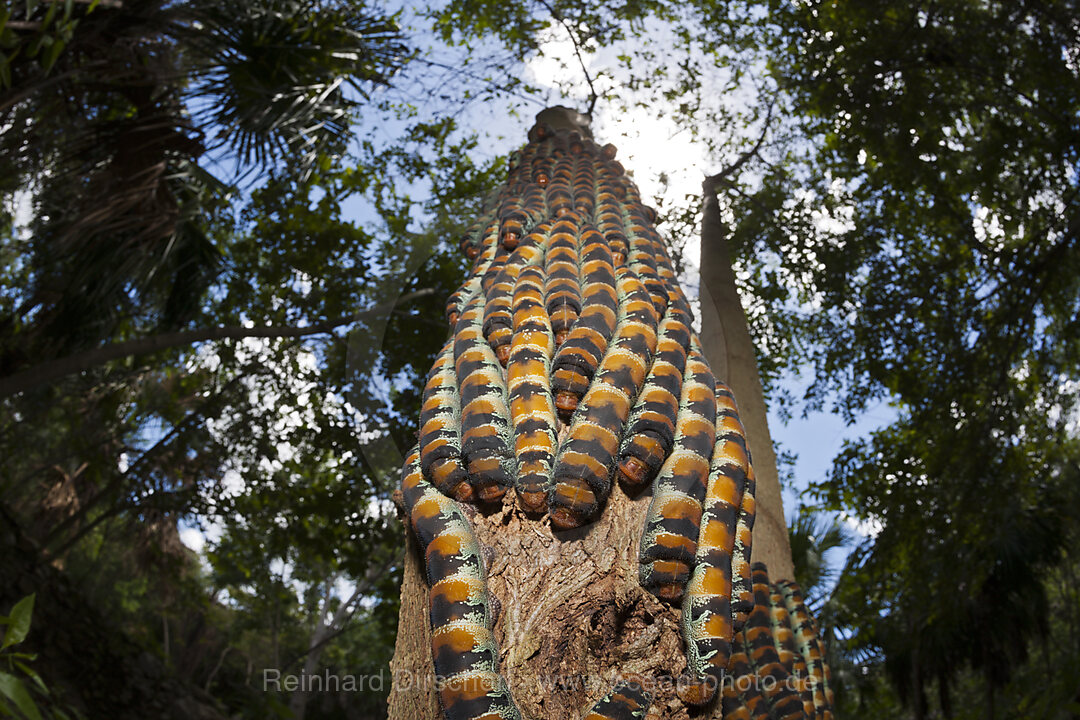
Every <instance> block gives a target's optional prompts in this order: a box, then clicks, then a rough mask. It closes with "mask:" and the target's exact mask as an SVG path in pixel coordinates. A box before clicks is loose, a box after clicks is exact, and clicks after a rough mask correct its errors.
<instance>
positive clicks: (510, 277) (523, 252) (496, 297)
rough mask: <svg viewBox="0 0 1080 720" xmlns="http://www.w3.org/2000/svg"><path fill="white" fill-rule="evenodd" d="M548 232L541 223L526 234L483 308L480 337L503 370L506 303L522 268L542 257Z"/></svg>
mask: <svg viewBox="0 0 1080 720" xmlns="http://www.w3.org/2000/svg"><path fill="white" fill-rule="evenodd" d="M549 229H550V225H548V224H542V225H540V226H539V227H537V228H536V229H535V230H534V231H533V232H530V233H529V234H528V236H527V237H526V238H525V241H524V242H522V243H521V244H520V245H518V246H517V249H515V250H514V252H513V254H512V255H510V258H509V259H508V260H507V261H506V262H505V263H503V267H502V270H501V271H500V272H499V275H498V277H496V278H495V281H494V282H493V283H492V284H491V287H490V289H489V290H488V293H487V304H486V305H485V306H484V337H485V338H487V341H488V344H489V345H491V349H492V350H494V351H495V357H496V358H497V359H498V361H499V364H500V365H502V366H503V367H506V363H507V361H508V360H509V359H510V337H511V335H512V334H513V328H512V325H513V321H512V318H511V317H510V303H511V296H512V295H513V292H514V283H515V282H516V281H517V277H518V273H520V272H521V268H522V267H525V266H529V265H535V264H536V263H538V262H540V260H541V259H542V258H543V256H544V249H545V247H546V245H547V241H548V230H549Z"/></svg>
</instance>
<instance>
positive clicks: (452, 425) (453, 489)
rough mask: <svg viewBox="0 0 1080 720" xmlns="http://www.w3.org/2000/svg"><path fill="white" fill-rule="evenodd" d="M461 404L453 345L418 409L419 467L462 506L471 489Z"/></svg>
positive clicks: (446, 348) (433, 373)
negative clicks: (463, 444)
mask: <svg viewBox="0 0 1080 720" xmlns="http://www.w3.org/2000/svg"><path fill="white" fill-rule="evenodd" d="M460 427H461V404H460V400H459V398H458V392H457V373H456V371H455V368H454V343H453V341H452V340H451V341H449V342H447V343H446V345H445V346H443V349H442V351H441V352H440V353H439V356H438V357H437V358H436V360H435V365H434V366H433V367H432V368H431V373H430V374H429V375H428V381H427V384H426V385H425V387H424V400H423V405H422V406H421V408H420V467H421V469H422V470H423V472H424V477H425V478H427V479H428V480H429V481H430V482H431V483H432V484H433V485H434V486H435V487H436V488H438V490H439V492H441V493H443V494H444V495H449V496H450V497H453V498H455V499H457V500H460V501H462V502H467V501H469V500H471V499H472V486H471V485H470V484H469V475H468V473H467V472H466V471H465V466H464V463H463V462H462V459H461V434H460Z"/></svg>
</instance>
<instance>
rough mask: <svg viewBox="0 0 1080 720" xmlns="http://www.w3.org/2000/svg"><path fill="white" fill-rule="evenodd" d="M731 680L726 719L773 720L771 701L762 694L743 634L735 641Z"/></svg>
mask: <svg viewBox="0 0 1080 720" xmlns="http://www.w3.org/2000/svg"><path fill="white" fill-rule="evenodd" d="M728 676H729V677H730V678H731V680H730V681H725V682H724V689H723V700H722V702H721V707H722V708H723V713H724V720H728V718H729V716H730V717H734V718H746V719H747V720H773V719H772V716H771V715H770V714H769V701H768V700H766V699H765V695H764V694H763V693H762V692H761V687H760V685H761V682H760V679H759V678H758V677H757V676H756V675H755V674H754V671H753V670H752V669H751V668H750V658H749V657H748V656H747V654H746V643H745V638H744V636H743V634H742V633H741V632H740V633H737V634H736V635H735V637H734V638H733V639H732V642H731V660H730V661H729V662H728Z"/></svg>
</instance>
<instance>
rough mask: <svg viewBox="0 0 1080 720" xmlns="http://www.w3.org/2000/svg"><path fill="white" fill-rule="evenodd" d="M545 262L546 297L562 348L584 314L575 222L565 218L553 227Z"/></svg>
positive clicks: (556, 338)
mask: <svg viewBox="0 0 1080 720" xmlns="http://www.w3.org/2000/svg"><path fill="white" fill-rule="evenodd" d="M544 262H545V266H546V267H545V269H546V273H545V275H546V276H547V285H546V286H545V289H544V295H545V297H546V303H547V312H548V316H549V317H550V318H551V331H552V332H553V333H554V334H555V344H556V345H562V343H563V341H565V340H566V336H567V334H568V333H569V332H570V328H571V327H572V326H573V324H574V323H575V322H576V321H577V318H578V313H580V312H581V280H580V278H581V275H580V270H579V265H578V239H577V224H576V223H575V222H574V221H573V220H571V219H568V218H563V219H561V220H558V221H557V222H556V223H555V224H554V225H553V226H552V228H551V234H550V240H549V242H548V252H547V255H546V256H545V258H544Z"/></svg>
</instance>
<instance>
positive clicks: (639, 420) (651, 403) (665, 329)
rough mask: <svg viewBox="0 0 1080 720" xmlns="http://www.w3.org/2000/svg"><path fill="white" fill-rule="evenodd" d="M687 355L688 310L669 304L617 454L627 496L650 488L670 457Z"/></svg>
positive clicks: (620, 475) (675, 304) (679, 305)
mask: <svg viewBox="0 0 1080 720" xmlns="http://www.w3.org/2000/svg"><path fill="white" fill-rule="evenodd" d="M689 351H690V312H689V307H687V306H686V305H685V304H678V303H672V304H671V305H669V306H668V311H667V313H666V314H665V315H664V319H663V320H662V321H661V323H660V327H659V329H658V331H657V342H656V356H655V357H654V358H653V363H652V367H651V368H649V375H648V377H647V378H646V381H645V386H644V387H643V388H642V390H641V394H640V395H639V396H638V399H637V402H636V403H635V404H634V409H633V411H632V412H631V413H630V423H629V425H628V428H627V433H626V437H625V439H624V440H623V444H622V447H621V449H620V451H619V477H620V479H621V480H622V482H623V485H624V486H625V487H627V490H628V492H630V493H633V492H636V491H637V490H639V489H641V488H642V487H644V486H645V485H646V484H648V483H651V482H652V480H653V478H654V477H656V473H658V472H659V471H660V466H661V465H662V464H663V462H664V460H665V458H667V456H668V453H669V452H671V445H672V443H674V442H675V423H676V422H677V420H678V415H679V398H680V397H681V395H682V383H683V371H684V370H685V369H686V356H687V353H689Z"/></svg>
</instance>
